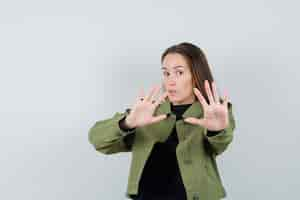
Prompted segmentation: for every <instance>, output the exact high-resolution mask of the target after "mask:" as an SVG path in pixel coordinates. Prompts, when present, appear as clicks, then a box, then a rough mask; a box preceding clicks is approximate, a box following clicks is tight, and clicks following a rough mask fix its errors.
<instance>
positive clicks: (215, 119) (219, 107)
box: [184, 81, 229, 131]
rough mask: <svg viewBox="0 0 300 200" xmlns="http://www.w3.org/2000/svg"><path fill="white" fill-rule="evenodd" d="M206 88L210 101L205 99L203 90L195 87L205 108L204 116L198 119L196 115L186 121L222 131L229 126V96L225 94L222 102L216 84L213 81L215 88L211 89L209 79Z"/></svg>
mask: <svg viewBox="0 0 300 200" xmlns="http://www.w3.org/2000/svg"><path fill="white" fill-rule="evenodd" d="M204 84H205V89H206V93H207V96H208V99H209V102H207V101H206V100H205V98H204V97H203V95H202V94H201V92H200V91H199V90H198V89H197V88H195V90H194V92H195V95H196V96H197V98H198V99H199V101H200V103H201V104H202V108H203V118H201V119H198V118H194V117H189V118H186V119H185V120H184V121H185V122H188V123H191V124H195V125H200V126H203V127H205V128H206V129H208V130H210V131H220V130H223V129H225V128H226V127H227V126H228V121H229V118H228V107H227V104H228V97H227V96H225V98H224V101H223V102H222V103H220V98H219V96H218V94H217V89H216V85H215V83H214V82H213V83H212V86H213V88H212V89H213V90H212V91H211V89H210V87H209V83H208V81H205V83H204Z"/></svg>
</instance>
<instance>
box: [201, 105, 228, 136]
mask: <svg viewBox="0 0 300 200" xmlns="http://www.w3.org/2000/svg"><path fill="white" fill-rule="evenodd" d="M227 113H228V109H227V107H226V106H224V105H221V104H213V105H209V106H208V107H207V109H205V110H204V117H203V121H204V124H203V125H204V127H205V128H207V129H208V130H222V129H224V128H226V126H227V124H228V117H227Z"/></svg>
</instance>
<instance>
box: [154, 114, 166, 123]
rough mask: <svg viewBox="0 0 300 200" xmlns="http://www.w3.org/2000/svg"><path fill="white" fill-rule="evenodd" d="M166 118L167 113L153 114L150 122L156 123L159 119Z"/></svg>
mask: <svg viewBox="0 0 300 200" xmlns="http://www.w3.org/2000/svg"><path fill="white" fill-rule="evenodd" d="M166 118H167V115H159V116H155V117H153V119H152V123H156V122H159V121H161V120H164V119H166Z"/></svg>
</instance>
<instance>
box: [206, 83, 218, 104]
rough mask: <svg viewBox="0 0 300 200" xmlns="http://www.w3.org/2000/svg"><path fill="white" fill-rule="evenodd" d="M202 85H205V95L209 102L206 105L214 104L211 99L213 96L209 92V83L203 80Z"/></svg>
mask: <svg viewBox="0 0 300 200" xmlns="http://www.w3.org/2000/svg"><path fill="white" fill-rule="evenodd" d="M204 85H205V90H206V94H207V97H208V100H209V102H208V103H209V104H214V103H215V101H214V99H213V96H212V93H211V90H210V86H209V85H210V84H209V81H208V80H205V82H204Z"/></svg>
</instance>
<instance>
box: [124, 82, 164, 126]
mask: <svg viewBox="0 0 300 200" xmlns="http://www.w3.org/2000/svg"><path fill="white" fill-rule="evenodd" d="M160 88H161V86H152V87H151V90H150V94H149V95H147V96H145V95H144V92H143V90H140V92H139V95H138V97H137V99H136V102H135V103H134V105H133V106H132V108H131V110H130V113H129V115H128V116H127V117H126V118H125V124H126V126H127V127H128V128H136V127H141V126H145V125H149V124H152V123H156V122H159V121H161V120H164V119H166V117H167V115H159V116H153V113H154V111H155V109H156V107H157V106H158V105H159V104H161V102H163V101H165V98H166V97H167V96H168V93H167V92H165V93H164V94H162V95H161V96H160V97H159V98H158V100H155V99H154V98H155V97H156V96H157V95H158V94H159V91H160Z"/></svg>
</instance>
